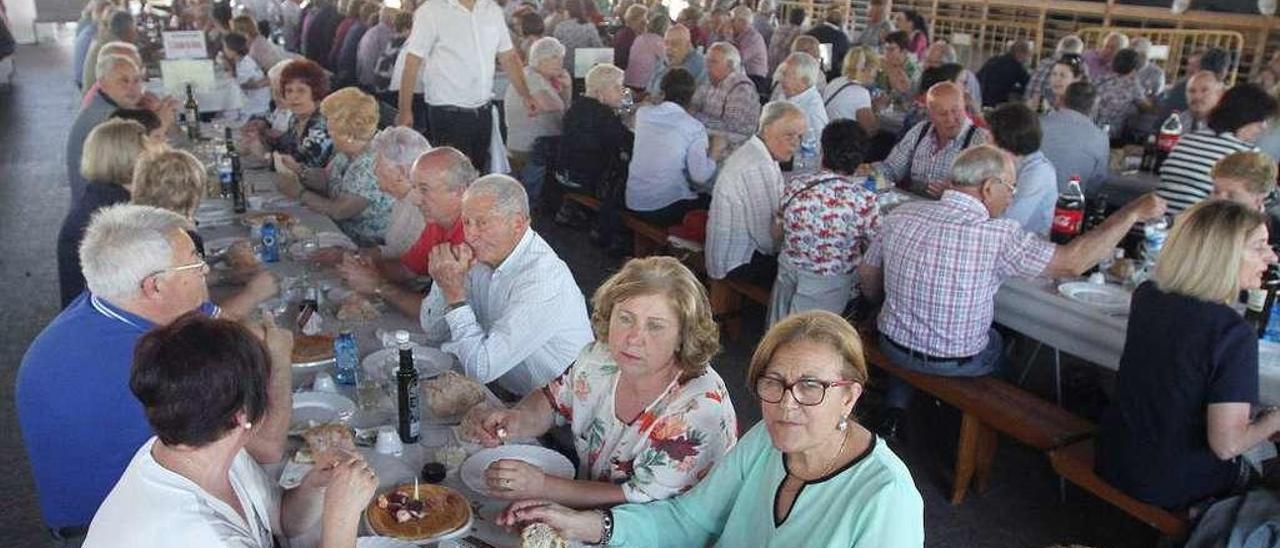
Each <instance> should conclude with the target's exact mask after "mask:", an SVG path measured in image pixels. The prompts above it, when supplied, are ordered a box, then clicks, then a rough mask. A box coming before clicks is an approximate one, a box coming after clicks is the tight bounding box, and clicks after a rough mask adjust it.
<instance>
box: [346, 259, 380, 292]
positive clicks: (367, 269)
mask: <svg viewBox="0 0 1280 548" xmlns="http://www.w3.org/2000/svg"><path fill="white" fill-rule="evenodd" d="M338 274H339V275H340V276H342V281H343V282H345V283H346V284H347V287H350V288H351V290H352V291H355V292H356V293H360V294H362V295H372V294H374V293H376V292H377V291H378V287H379V286H381V285H382V276H379V275H378V271H377V270H375V269H374V268H373V265H371V264H369V262H368V261H367V260H365V259H363V258H360V257H355V256H350V255H348V256H345V257H343V259H342V262H341V263H339V264H338Z"/></svg>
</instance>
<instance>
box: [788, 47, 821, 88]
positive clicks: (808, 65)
mask: <svg viewBox="0 0 1280 548" xmlns="http://www.w3.org/2000/svg"><path fill="white" fill-rule="evenodd" d="M782 66H784V67H786V66H790V67H791V70H794V71H796V74H797V75H798V76H800V79H801V80H804V83H805V84H807V85H808V86H809V87H813V86H816V85H818V83H819V82H821V81H822V65H820V64H818V60H817V59H814V58H813V56H812V55H809V54H808V53H805V52H803V51H797V52H795V53H792V54H791V55H788V56H787V58H786V59H784V60H783V61H782Z"/></svg>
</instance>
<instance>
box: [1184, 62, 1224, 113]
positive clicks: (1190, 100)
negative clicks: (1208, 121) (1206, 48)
mask: <svg viewBox="0 0 1280 548" xmlns="http://www.w3.org/2000/svg"><path fill="white" fill-rule="evenodd" d="M1225 89H1226V86H1224V85H1223V83H1222V81H1221V80H1218V75H1216V74H1214V73H1213V72H1212V71H1208V70H1202V71H1200V72H1197V73H1195V74H1192V75H1191V78H1188V79H1187V110H1190V111H1191V115H1192V116H1194V117H1195V119H1196V120H1199V121H1204V119H1205V117H1206V116H1208V115H1209V111H1210V110H1213V107H1215V106H1217V105H1218V101H1219V100H1220V99H1222V93H1223V91H1225Z"/></svg>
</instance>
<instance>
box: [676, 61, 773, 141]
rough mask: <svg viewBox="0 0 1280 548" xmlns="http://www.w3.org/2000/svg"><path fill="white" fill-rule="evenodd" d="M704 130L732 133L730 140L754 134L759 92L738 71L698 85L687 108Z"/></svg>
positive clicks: (744, 75) (758, 114)
mask: <svg viewBox="0 0 1280 548" xmlns="http://www.w3.org/2000/svg"><path fill="white" fill-rule="evenodd" d="M690 110H691V112H693V117H694V118H697V119H698V121H700V122H702V123H703V124H705V125H706V126H707V129H708V130H711V131H721V132H725V133H730V134H733V135H734V136H735V137H736V138H735V139H733V141H734V142H742V141H745V140H746V139H747V138H748V137H750V136H752V135H755V133H756V126H757V125H758V124H759V123H760V95H759V94H757V93H756V85H755V83H753V82H752V81H751V79H750V78H748V77H747V75H746V74H743V73H741V72H733V73H730V74H729V75H728V76H726V77H725V78H724V80H721V81H720V83H719V84H712V83H711V82H710V81H709V80H708V81H707V83H705V84H703V85H701V86H698V92H697V93H695V94H694V95H693V104H692V108H691V109H690Z"/></svg>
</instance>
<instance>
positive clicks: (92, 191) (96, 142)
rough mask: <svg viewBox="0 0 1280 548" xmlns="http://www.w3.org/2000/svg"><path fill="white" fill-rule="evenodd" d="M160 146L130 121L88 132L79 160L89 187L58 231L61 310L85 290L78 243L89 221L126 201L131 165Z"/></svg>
mask: <svg viewBox="0 0 1280 548" xmlns="http://www.w3.org/2000/svg"><path fill="white" fill-rule="evenodd" d="M163 147H164V145H163V143H159V142H155V141H152V140H151V139H150V138H149V137H147V129H146V128H145V127H143V125H142V124H140V123H138V122H135V121H132V120H108V121H106V122H103V123H101V124H99V125H98V127H95V128H93V131H91V132H89V138H88V139H87V140H85V144H84V154H83V155H82V156H81V160H80V174H81V176H83V177H84V179H85V180H86V181H89V185H88V186H87V187H85V190H84V193H83V194H82V195H81V196H80V198H79V199H78V200H76V202H75V203H74V204H73V205H72V206H71V211H69V212H67V216H66V218H65V219H63V220H62V228H61V229H59V230H58V288H59V293H60V294H61V296H62V306H63V308H65V307H66V306H67V305H69V304H71V301H73V300H75V298H76V297H78V296H79V295H80V293H81V292H83V291H84V288H85V283H84V274H83V273H81V272H80V240H81V239H83V238H84V229H85V227H87V226H89V218H90V217H92V216H93V214H94V212H96V211H98V210H99V209H102V208H104V207H107V206H109V205H112V204H118V203H122V202H127V201H129V185H130V184H131V183H132V181H133V167H134V163H136V162H137V160H138V157H139V156H141V155H142V153H143V152H145V151H148V150H159V149H161V148H163Z"/></svg>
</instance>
